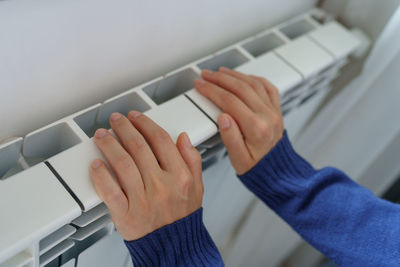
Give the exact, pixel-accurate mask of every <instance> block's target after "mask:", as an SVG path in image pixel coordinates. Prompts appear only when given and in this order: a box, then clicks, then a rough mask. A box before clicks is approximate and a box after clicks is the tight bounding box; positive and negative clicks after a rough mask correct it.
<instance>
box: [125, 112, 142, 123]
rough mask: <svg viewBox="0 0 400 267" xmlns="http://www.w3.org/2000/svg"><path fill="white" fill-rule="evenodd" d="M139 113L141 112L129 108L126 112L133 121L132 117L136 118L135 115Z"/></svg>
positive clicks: (137, 115)
mask: <svg viewBox="0 0 400 267" xmlns="http://www.w3.org/2000/svg"><path fill="white" fill-rule="evenodd" d="M140 115H142V113H140V112H139V111H136V110H131V111H129V113H128V119H129V120H131V121H133V120H134V119H136V118H137V117H139V116H140Z"/></svg>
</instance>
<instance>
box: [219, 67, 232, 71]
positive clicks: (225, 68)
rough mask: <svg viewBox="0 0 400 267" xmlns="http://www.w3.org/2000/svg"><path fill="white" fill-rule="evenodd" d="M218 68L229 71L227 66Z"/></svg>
mask: <svg viewBox="0 0 400 267" xmlns="http://www.w3.org/2000/svg"><path fill="white" fill-rule="evenodd" d="M219 70H220V71H230V69H228V68H227V67H220V68H219Z"/></svg>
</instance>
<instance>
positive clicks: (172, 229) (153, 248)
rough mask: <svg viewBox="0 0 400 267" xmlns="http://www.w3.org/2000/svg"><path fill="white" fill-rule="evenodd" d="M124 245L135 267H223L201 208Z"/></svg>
mask: <svg viewBox="0 0 400 267" xmlns="http://www.w3.org/2000/svg"><path fill="white" fill-rule="evenodd" d="M125 244H126V246H127V247H128V250H129V252H130V254H131V257H132V261H133V263H134V266H224V263H223V261H222V258H221V256H220V254H219V252H218V249H217V247H216V246H215V244H214V242H213V241H212V239H211V237H210V235H209V233H208V232H207V229H206V228H205V226H204V224H203V220H202V208H200V209H199V210H197V211H195V212H194V213H192V214H190V215H189V216H187V217H185V218H183V219H180V220H178V221H176V222H174V223H172V224H169V225H166V226H164V227H162V228H160V229H158V230H156V231H154V232H152V233H150V234H148V235H146V236H145V237H143V238H140V239H138V240H135V241H130V242H129V241H125Z"/></svg>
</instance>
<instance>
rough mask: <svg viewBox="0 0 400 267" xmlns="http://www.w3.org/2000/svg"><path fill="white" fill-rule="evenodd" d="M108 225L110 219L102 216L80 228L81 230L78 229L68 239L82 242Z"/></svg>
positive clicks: (107, 216)
mask: <svg viewBox="0 0 400 267" xmlns="http://www.w3.org/2000/svg"><path fill="white" fill-rule="evenodd" d="M110 223H111V217H110V216H109V215H104V216H103V217H101V218H100V219H98V220H96V221H94V222H92V223H90V224H89V225H87V226H85V227H82V228H78V230H77V231H76V233H74V234H73V235H71V237H70V238H71V239H75V240H78V241H82V240H84V239H86V238H88V237H89V236H91V235H92V234H94V233H95V232H97V231H99V230H100V229H102V228H104V227H105V226H107V225H108V224H110Z"/></svg>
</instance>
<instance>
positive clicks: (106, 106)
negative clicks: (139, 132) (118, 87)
mask: <svg viewBox="0 0 400 267" xmlns="http://www.w3.org/2000/svg"><path fill="white" fill-rule="evenodd" d="M150 108H151V107H150V105H149V104H148V103H147V102H146V101H145V100H144V99H143V98H142V97H141V96H140V95H139V94H138V92H137V91H132V92H129V93H128V94H123V95H120V96H117V97H114V98H111V99H109V100H107V101H105V102H104V103H103V104H102V105H101V106H100V107H95V108H93V109H91V110H88V111H87V112H84V113H82V114H80V115H78V116H76V117H74V121H75V122H76V123H77V124H78V126H79V127H80V128H81V129H82V131H84V132H85V133H86V135H87V136H88V137H92V136H93V135H94V133H95V132H96V130H97V129H99V128H105V129H110V128H111V126H110V121H109V118H110V115H111V114H112V113H113V112H119V113H121V114H123V115H125V116H127V115H128V113H129V111H131V110H136V111H140V112H145V111H147V110H149V109H150Z"/></svg>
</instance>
